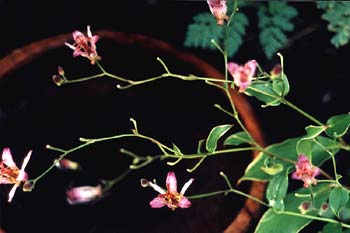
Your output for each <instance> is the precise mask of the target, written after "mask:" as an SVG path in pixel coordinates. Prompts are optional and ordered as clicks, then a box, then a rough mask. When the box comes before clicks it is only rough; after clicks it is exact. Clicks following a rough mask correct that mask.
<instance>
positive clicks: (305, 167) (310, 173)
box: [292, 155, 320, 188]
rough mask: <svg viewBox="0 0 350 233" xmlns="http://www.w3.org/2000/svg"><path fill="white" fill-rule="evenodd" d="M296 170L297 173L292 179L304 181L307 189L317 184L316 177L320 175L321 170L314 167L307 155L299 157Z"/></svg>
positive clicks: (293, 174) (294, 173)
mask: <svg viewBox="0 0 350 233" xmlns="http://www.w3.org/2000/svg"><path fill="white" fill-rule="evenodd" d="M295 168H296V171H295V172H293V173H292V178H293V179H296V180H302V181H304V187H305V188H307V187H309V186H310V185H312V184H313V185H316V184H317V180H316V179H315V176H317V175H319V174H320V169H319V168H318V167H315V166H312V165H311V163H310V161H309V159H308V158H307V157H306V156H305V155H299V157H298V162H297V164H296V165H295Z"/></svg>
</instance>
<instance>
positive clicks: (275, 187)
mask: <svg viewBox="0 0 350 233" xmlns="http://www.w3.org/2000/svg"><path fill="white" fill-rule="evenodd" d="M287 189H288V174H287V173H286V172H280V173H279V174H277V175H274V176H273V177H272V179H271V180H270V182H269V185H268V186H267V190H266V199H267V200H268V201H269V205H270V206H272V208H273V209H274V210H275V211H277V212H281V211H283V210H284V202H283V198H284V197H285V196H286V194H287Z"/></svg>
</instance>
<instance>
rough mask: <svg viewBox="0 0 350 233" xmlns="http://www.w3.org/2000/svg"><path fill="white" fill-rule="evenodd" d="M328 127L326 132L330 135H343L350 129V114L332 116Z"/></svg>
mask: <svg viewBox="0 0 350 233" xmlns="http://www.w3.org/2000/svg"><path fill="white" fill-rule="evenodd" d="M327 125H328V128H327V129H326V134H327V135H328V136H330V137H341V136H343V135H344V134H345V133H346V132H347V131H348V129H349V126H350V114H341V115H337V116H332V117H331V118H329V119H328V121H327Z"/></svg>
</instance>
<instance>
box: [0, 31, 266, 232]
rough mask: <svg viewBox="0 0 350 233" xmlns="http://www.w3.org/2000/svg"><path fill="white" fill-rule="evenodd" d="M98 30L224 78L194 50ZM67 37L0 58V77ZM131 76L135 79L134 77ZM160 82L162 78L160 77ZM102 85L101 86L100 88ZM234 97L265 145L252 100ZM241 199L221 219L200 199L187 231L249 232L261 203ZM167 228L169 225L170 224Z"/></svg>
mask: <svg viewBox="0 0 350 233" xmlns="http://www.w3.org/2000/svg"><path fill="white" fill-rule="evenodd" d="M96 34H98V35H99V36H100V37H101V38H102V40H105V41H108V42H110V43H113V44H114V45H118V46H122V47H123V46H124V47H128V48H131V47H134V48H136V50H137V51H138V52H140V51H143V52H144V51H145V52H146V53H151V54H152V55H153V56H154V57H155V56H160V57H162V58H163V57H165V58H168V59H169V60H171V61H177V62H178V63H182V64H187V65H188V66H190V67H191V69H192V72H196V74H198V75H203V76H208V77H216V78H218V79H222V78H223V75H222V73H221V72H219V71H218V70H217V69H215V68H214V67H213V66H211V65H210V64H208V63H207V62H205V61H204V60H202V59H200V58H199V57H197V56H194V55H192V54H189V53H186V52H183V51H180V50H178V49H176V48H174V47H173V46H171V45H170V44H168V43H166V42H164V41H161V40H158V39H155V38H151V37H148V36H145V35H140V34H130V33H123V32H115V31H106V30H101V31H96ZM65 41H71V33H68V34H63V35H58V36H54V37H50V38H47V39H43V40H40V41H36V42H33V43H31V44H29V45H27V46H24V47H22V48H19V49H16V50H14V51H13V52H12V53H11V54H10V55H8V56H6V57H4V58H3V59H1V60H0V77H8V76H9V75H10V74H13V73H15V72H17V71H18V70H19V69H20V68H21V67H22V66H24V65H26V64H28V63H30V62H34V61H35V60H36V59H38V58H39V57H40V56H44V55H45V54H47V53H48V52H49V51H51V50H54V49H59V48H62V47H63V44H64V42H65ZM99 43H101V42H99ZM143 52H142V53H143ZM100 53H102V51H100ZM107 56H108V55H107ZM117 56H118V54H117ZM133 56H135V55H133ZM76 59H77V58H76ZM154 63H156V61H155V60H154ZM169 64H171V63H169ZM124 68H125V67H123V69H124ZM125 69H137V66H136V67H135V66H133V64H130V67H127V68H125ZM171 70H173V71H174V73H180V72H176V71H177V70H176V66H174V68H172V67H171ZM54 72H55V71H53V73H54ZM184 72H186V71H184ZM147 75H149V74H147ZM145 77H148V76H146V75H145ZM130 78H131V79H133V78H132V77H130ZM100 82H102V81H100ZM157 82H162V81H157ZM113 84H115V83H113ZM113 84H112V85H111V83H110V82H108V85H110V87H106V86H98V85H103V84H98V83H97V82H94V81H93V84H86V85H85V84H84V85H85V86H84V87H89V88H91V90H92V91H91V93H89V94H94V93H95V94H96V91H97V92H98V91H99V92H100V94H101V93H105V92H106V90H108V91H107V92H108V93H111V92H114V91H117V89H116V88H115V85H113ZM76 85H77V84H75V86H76ZM78 85H79V84H78ZM92 85H93V86H92ZM147 85H149V86H152V84H147ZM183 85H186V84H183ZM99 88H100V89H101V90H98V89H99ZM55 90H56V89H55ZM56 94H57V93H56ZM57 95H60V94H57ZM77 95H78V94H77ZM231 97H232V99H233V101H234V103H235V104H236V107H237V109H238V111H239V113H240V115H241V118H242V119H243V122H244V124H245V126H246V127H247V129H248V130H249V131H250V132H251V134H252V136H253V137H254V138H255V140H256V141H257V142H259V143H260V144H261V145H264V138H263V135H262V132H261V130H260V127H259V123H258V121H257V119H256V118H255V115H254V112H253V109H252V108H251V106H250V104H249V102H248V101H247V100H246V99H245V98H244V96H243V95H239V94H237V93H236V92H234V91H231ZM204 117H205V116H204ZM256 154H257V152H254V153H253V154H252V157H251V158H254V157H255V156H256ZM208 163H210V162H208ZM223 163H224V165H222V166H223V167H222V168H226V169H227V170H229V169H230V168H231V167H232V169H231V170H235V169H237V167H240V169H239V170H240V175H242V173H243V170H244V168H245V165H244V166H242V165H239V164H228V163H227V162H223ZM201 169H202V168H199V170H201ZM202 170H203V169H202ZM227 170H225V171H227ZM164 174H165V173H164ZM199 174H201V175H204V176H205V174H206V173H205V171H202V173H201V172H199ZM228 175H230V174H228ZM186 177H187V175H186ZM150 178H151V177H150ZM200 178H201V176H199V177H198V178H197V179H198V180H199V179H200ZM158 179H161V177H159V178H158ZM212 179H220V176H218V175H216V176H215V177H213V178H212ZM158 182H159V181H158ZM178 182H179V185H181V184H180V183H182V182H185V180H183V181H180V180H179V181H178ZM159 183H160V182H159ZM206 188H209V189H210V187H206ZM264 189H265V186H264V184H263V183H260V182H252V183H250V184H249V186H248V187H247V190H248V192H249V194H250V195H252V196H255V197H257V198H260V199H262V198H263V196H264ZM209 191H210V190H207V192H209ZM212 191H214V190H212ZM229 198H234V197H233V195H230V196H229ZM240 200H241V201H242V200H243V201H244V204H240V205H241V207H240V208H238V210H237V211H232V213H231V212H230V211H228V213H226V212H225V213H224V215H225V218H226V220H222V222H221V223H217V222H218V221H221V215H220V216H219V215H217V216H216V217H215V216H213V215H215V214H216V213H219V212H220V211H221V210H220V208H221V207H220V206H219V205H218V204H217V203H216V201H215V200H214V201H208V202H209V204H202V203H206V200H201V202H199V201H198V202H197V203H198V206H197V207H196V203H194V205H193V209H194V210H195V212H196V217H193V216H190V215H189V214H187V215H186V213H185V212H183V213H184V215H183V216H184V218H193V220H186V221H184V222H187V223H184V224H189V225H192V226H187V227H189V230H188V231H187V232H199V231H200V232H201V233H203V232H214V231H217V230H219V231H221V230H224V232H225V233H239V232H247V231H248V229H249V227H251V223H252V222H254V221H256V218H257V217H258V216H259V204H258V203H256V202H254V201H252V200H250V199H247V200H245V199H240ZM220 201H221V205H222V203H224V201H226V200H222V199H221V200H220ZM213 208H216V209H217V210H215V211H214V210H213V211H212V212H211V211H210V210H211V209H213ZM186 211H187V210H186ZM226 211H227V210H226ZM201 214H203V215H204V216H205V217H202V218H201V217H199V216H200V215H201ZM227 219H231V220H230V221H229V222H227ZM153 224H154V225H156V224H158V223H153ZM160 224H164V225H167V224H166V223H160ZM213 225H215V226H213ZM218 225H220V226H218ZM223 225H224V226H223ZM164 229H166V227H165V228H164ZM220 229H221V230H220ZM154 232H156V231H154Z"/></svg>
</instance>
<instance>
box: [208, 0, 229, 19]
mask: <svg viewBox="0 0 350 233" xmlns="http://www.w3.org/2000/svg"><path fill="white" fill-rule="evenodd" d="M207 3H208V5H209V9H210V12H211V13H212V14H213V15H214V16H215V18H216V20H217V23H218V25H224V21H225V20H228V16H227V15H226V13H227V5H226V0H207Z"/></svg>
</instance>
